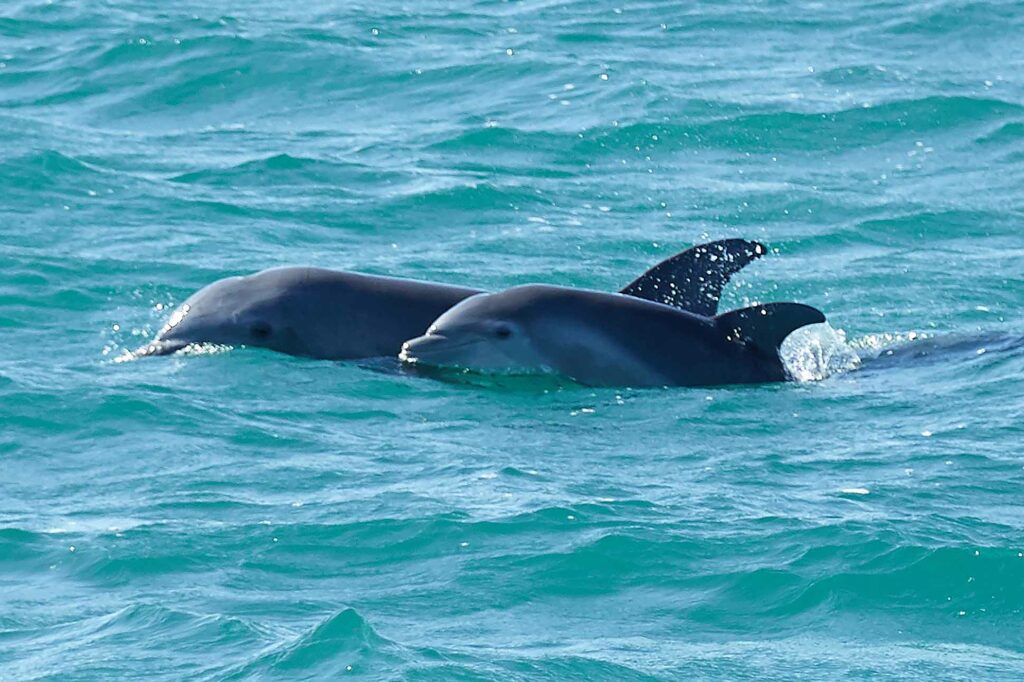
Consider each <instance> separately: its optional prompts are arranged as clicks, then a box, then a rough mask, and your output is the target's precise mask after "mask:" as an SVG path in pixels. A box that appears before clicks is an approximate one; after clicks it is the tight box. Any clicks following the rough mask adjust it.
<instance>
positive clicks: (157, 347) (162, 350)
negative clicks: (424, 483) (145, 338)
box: [132, 339, 188, 358]
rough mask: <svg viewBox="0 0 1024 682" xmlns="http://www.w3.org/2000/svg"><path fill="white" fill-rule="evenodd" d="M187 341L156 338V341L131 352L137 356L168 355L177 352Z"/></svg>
mask: <svg viewBox="0 0 1024 682" xmlns="http://www.w3.org/2000/svg"><path fill="white" fill-rule="evenodd" d="M187 345H188V343H186V342H184V341H169V340H167V339H157V340H156V341H154V342H152V343H150V344H147V345H145V346H143V347H142V348H139V349H138V350H136V351H134V352H132V355H134V356H135V357H137V358H142V357H146V356H147V355H170V354H171V353H177V352H178V351H179V350H181V349H182V348H184V347H185V346H187Z"/></svg>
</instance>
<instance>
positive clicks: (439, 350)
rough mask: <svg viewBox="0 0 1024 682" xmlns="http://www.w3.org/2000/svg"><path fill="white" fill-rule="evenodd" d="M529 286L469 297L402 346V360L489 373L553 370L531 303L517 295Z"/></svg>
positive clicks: (400, 355)
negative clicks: (536, 332)
mask: <svg viewBox="0 0 1024 682" xmlns="http://www.w3.org/2000/svg"><path fill="white" fill-rule="evenodd" d="M526 288H527V287H519V288H518V289H510V290H508V291H505V292H501V293H497V294H477V295H476V296H472V297H470V298H467V299H466V300H464V301H462V302H460V303H458V304H457V305H455V306H454V307H452V308H451V309H449V310H448V311H447V312H445V313H444V314H442V315H441V316H440V317H439V318H437V319H436V320H435V321H434V323H433V324H432V325H430V328H429V329H427V332H426V334H424V335H423V336H420V337H417V338H415V339H410V340H409V341H406V342H405V343H404V344H402V352H401V353H400V354H399V358H400V359H401V360H402V361H403V362H408V363H413V364H424V365H430V366H435V367H460V368H467V369H474V370H480V371H485V372H507V373H517V374H521V373H536V372H547V371H550V370H551V368H550V367H549V366H548V363H547V361H546V360H545V359H544V357H542V354H541V352H540V349H539V348H538V347H537V345H536V343H535V341H534V339H533V338H531V333H530V332H531V325H532V315H531V306H530V305H529V304H524V303H523V301H522V297H520V296H518V295H517V294H518V293H519V290H523V289H526Z"/></svg>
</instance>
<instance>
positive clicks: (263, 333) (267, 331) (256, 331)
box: [249, 322, 274, 339]
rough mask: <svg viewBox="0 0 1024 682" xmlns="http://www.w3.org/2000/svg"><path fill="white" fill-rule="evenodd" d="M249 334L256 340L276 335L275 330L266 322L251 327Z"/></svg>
mask: <svg viewBox="0 0 1024 682" xmlns="http://www.w3.org/2000/svg"><path fill="white" fill-rule="evenodd" d="M249 333H250V334H252V337H253V338H254V339H266V338H268V337H269V336H270V335H271V334H273V333H274V329H273V327H271V326H270V325H269V324H267V323H266V322H257V323H255V324H253V325H252V326H251V327H249Z"/></svg>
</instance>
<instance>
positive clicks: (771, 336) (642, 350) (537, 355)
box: [400, 285, 825, 386]
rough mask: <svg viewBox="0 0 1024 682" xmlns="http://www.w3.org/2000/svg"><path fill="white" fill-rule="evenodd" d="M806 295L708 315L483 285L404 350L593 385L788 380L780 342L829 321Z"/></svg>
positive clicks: (420, 359) (432, 359) (548, 289)
mask: <svg viewBox="0 0 1024 682" xmlns="http://www.w3.org/2000/svg"><path fill="white" fill-rule="evenodd" d="M824 321H825V316H824V315H823V314H822V313H821V312H819V311H818V310H815V309H814V308H811V307H810V306H806V305H802V304H799V303H769V304H765V305H759V306H754V307H751V308H744V309H742V310H734V311H732V312H729V313H725V314H722V315H718V316H715V317H706V316H703V315H698V314H694V313H692V312H688V311H685V310H680V309H678V308H672V307H670V306H667V305H664V304H661V303H656V302H652V301H647V300H642V299H638V298H634V297H631V296H623V295H621V294H607V293H602V292H598V291H587V290H582V289H569V288H565V287H553V286H546V285H527V286H521V287H515V288H513V289H508V290H506V291H502V292H499V293H495V294H478V295H476V296H473V297H471V298H469V299H467V300H465V301H462V302H461V303H459V304H457V305H456V306H455V307H453V308H451V309H450V310H448V311H447V312H445V313H444V314H443V315H441V317H439V318H438V319H437V320H436V321H435V322H434V323H433V324H432V325H431V326H430V328H429V329H428V331H427V333H426V334H425V335H423V336H420V337H418V338H415V339H412V340H410V341H408V342H406V343H405V344H404V346H403V349H402V353H401V355H400V357H401V359H402V360H403V361H406V362H412V363H417V364H425V365H429V366H442V367H444V366H450V367H461V368H468V369H474V370H482V371H499V372H514V373H520V372H536V371H546V372H554V373H557V374H561V375H564V376H567V377H569V378H571V379H573V380H575V381H577V382H579V383H582V384H587V385H590V386H710V385H716V384H747V383H760V382H767V381H783V380H785V379H786V378H787V377H786V372H785V369H784V367H783V365H782V360H781V359H780V358H779V346H780V344H781V343H782V341H783V340H784V339H785V338H786V336H788V335H789V334H790V332H792V331H794V330H795V329H798V328H799V327H802V326H804V325H808V324H814V323H818V322H824Z"/></svg>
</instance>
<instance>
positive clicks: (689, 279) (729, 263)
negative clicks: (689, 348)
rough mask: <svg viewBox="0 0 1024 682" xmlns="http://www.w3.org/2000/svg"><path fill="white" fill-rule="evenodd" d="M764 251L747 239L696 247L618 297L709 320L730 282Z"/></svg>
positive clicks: (649, 273) (665, 262) (662, 264)
mask: <svg viewBox="0 0 1024 682" xmlns="http://www.w3.org/2000/svg"><path fill="white" fill-rule="evenodd" d="M766 251H767V249H765V247H764V244H761V243H760V242H754V241H749V240H746V239H722V240H720V241H717V242H709V243H707V244H698V245H697V246H694V247H693V248H690V249H687V250H686V251H683V252H682V253H677V254H676V255H674V256H672V257H671V258H666V259H665V260H663V261H661V262H660V263H658V264H657V265H655V266H654V267H653V268H651V269H650V270H648V271H647V272H645V273H644V274H642V275H640V276H639V277H637V278H636V279H635V280H633V281H632V282H630V283H629V284H628V285H626V286H625V287H624V288H623V289H622V291H620V292H619V293H622V294H626V295H627V296H634V297H636V298H643V299H646V300H648V301H655V302H656V303H664V304H665V305H670V306H672V307H673V308H680V309H682V310H687V311H689V312H691V313H697V314H698V315H704V316H705V317H712V316H714V314H715V313H716V312H717V311H718V299H719V298H721V296H722V289H723V288H725V285H726V284H727V283H728V282H729V278H730V277H732V276H733V275H734V274H736V273H737V272H739V271H740V270H741V269H743V267H744V266H745V265H747V264H748V263H750V262H752V261H755V260H757V259H758V258H760V257H761V256H763V255H764V254H765V252H766Z"/></svg>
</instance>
